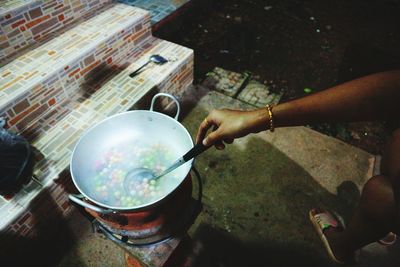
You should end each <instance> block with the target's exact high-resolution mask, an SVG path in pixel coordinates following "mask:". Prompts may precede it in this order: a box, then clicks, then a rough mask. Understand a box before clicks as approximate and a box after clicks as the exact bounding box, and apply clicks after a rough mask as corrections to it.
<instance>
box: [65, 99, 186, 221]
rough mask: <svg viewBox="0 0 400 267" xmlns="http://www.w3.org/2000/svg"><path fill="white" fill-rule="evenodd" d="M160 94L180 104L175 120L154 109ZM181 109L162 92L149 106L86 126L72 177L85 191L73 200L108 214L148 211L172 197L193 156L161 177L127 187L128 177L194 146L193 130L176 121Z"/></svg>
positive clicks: (156, 168) (159, 167) (158, 167)
mask: <svg viewBox="0 0 400 267" xmlns="http://www.w3.org/2000/svg"><path fill="white" fill-rule="evenodd" d="M159 96H166V97H169V98H171V99H172V100H173V101H174V102H175V103H176V105H177V113H176V115H175V119H174V118H171V117H169V116H167V115H164V114H162V113H159V112H155V111H153V107H154V103H155V101H156V99H157V98H158V97H159ZM179 112H180V106H179V103H178V101H177V99H176V98H175V97H173V96H172V95H169V94H165V93H159V94H157V95H155V96H154V97H153V99H152V101H151V106H150V110H133V111H128V112H123V113H120V114H117V115H114V116H111V117H109V118H107V119H105V120H103V121H101V122H100V123H98V124H96V125H95V126H93V127H91V128H90V129H89V130H87V131H86V132H85V133H84V134H83V136H82V137H81V138H80V139H79V141H78V143H77V144H76V146H75V148H74V150H73V153H72V158H71V164H70V172H71V176H72V180H73V182H74V184H75V186H76V187H77V189H78V190H79V192H80V193H81V194H80V195H70V196H69V198H70V199H71V200H72V201H74V202H76V203H77V204H80V205H82V206H84V207H85V208H88V209H91V210H93V211H95V212H98V213H101V214H107V213H110V212H114V213H115V212H117V211H121V212H126V211H139V210H144V209H147V208H149V207H150V206H154V205H157V204H159V203H160V202H162V200H163V199H165V198H167V197H168V196H169V195H171V193H172V192H174V191H175V189H176V188H178V187H179V185H180V184H181V183H182V182H183V180H184V179H185V177H187V175H188V173H189V172H190V169H191V167H192V163H193V160H190V161H188V162H187V163H185V164H183V165H182V166H180V167H179V168H178V169H176V170H175V171H173V172H171V174H169V175H166V176H165V177H162V178H160V179H158V180H157V181H143V183H141V184H139V185H138V184H135V185H132V186H130V187H129V188H126V187H127V186H126V177H127V174H128V173H129V172H130V171H131V170H132V169H135V168H138V167H139V168H140V167H146V168H150V169H154V171H160V170H162V169H163V168H165V167H167V166H168V165H169V164H171V163H173V162H174V161H175V160H176V159H177V158H179V157H181V156H182V155H183V154H185V153H186V152H187V151H189V150H190V149H191V148H192V147H193V141H192V138H191V136H190V134H189V132H188V131H187V130H186V129H185V127H184V126H183V125H182V124H180V123H179V122H178V117H179ZM124 184H125V185H124Z"/></svg>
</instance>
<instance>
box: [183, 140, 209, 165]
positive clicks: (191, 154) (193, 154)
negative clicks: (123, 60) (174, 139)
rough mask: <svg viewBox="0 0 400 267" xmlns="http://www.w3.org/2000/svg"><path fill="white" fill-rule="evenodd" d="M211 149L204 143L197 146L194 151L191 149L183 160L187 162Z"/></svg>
mask: <svg viewBox="0 0 400 267" xmlns="http://www.w3.org/2000/svg"><path fill="white" fill-rule="evenodd" d="M208 148H209V147H208V146H205V145H203V144H202V143H199V144H196V145H195V146H194V147H193V148H192V149H190V150H189V151H188V152H187V153H186V154H185V155H184V156H183V157H182V158H183V160H184V161H185V162H187V161H189V160H191V159H192V158H194V157H197V156H198V155H199V154H201V153H203V152H204V151H206V150H207V149H208Z"/></svg>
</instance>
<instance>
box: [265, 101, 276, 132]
mask: <svg viewBox="0 0 400 267" xmlns="http://www.w3.org/2000/svg"><path fill="white" fill-rule="evenodd" d="M265 108H266V109H267V111H268V116H269V129H268V130H270V131H271V132H273V131H274V130H275V126H274V116H273V114H272V106H270V105H266V106H265Z"/></svg>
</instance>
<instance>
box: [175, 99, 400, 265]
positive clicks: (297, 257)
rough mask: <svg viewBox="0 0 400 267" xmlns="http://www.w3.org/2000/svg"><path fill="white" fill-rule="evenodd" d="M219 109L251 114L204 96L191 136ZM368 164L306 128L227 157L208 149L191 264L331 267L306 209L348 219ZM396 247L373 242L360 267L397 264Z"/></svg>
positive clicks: (193, 115)
mask: <svg viewBox="0 0 400 267" xmlns="http://www.w3.org/2000/svg"><path fill="white" fill-rule="evenodd" d="M223 107H225V108H242V109H251V108H252V107H251V106H249V105H245V104H243V103H242V102H240V101H237V100H234V99H232V98H229V97H226V96H224V95H222V94H219V93H216V92H210V93H209V94H207V95H205V96H204V97H202V98H200V99H199V101H198V104H197V106H196V108H194V109H193V110H191V111H190V112H189V113H188V114H187V116H186V117H185V119H184V121H183V124H184V125H185V126H186V127H187V128H188V130H189V132H190V133H192V134H193V135H194V134H195V133H196V130H197V127H198V125H199V123H200V122H201V120H202V119H203V118H204V116H205V115H206V114H207V113H208V112H209V111H210V110H211V109H214V108H223ZM373 163H374V157H373V156H372V155H370V154H368V153H366V152H364V151H362V150H359V149H357V148H355V147H352V146H350V145H347V144H345V143H343V142H341V141H338V140H336V139H334V138H331V137H327V136H324V135H322V134H319V133H317V132H315V131H313V130H310V129H308V128H305V127H294V128H282V129H278V130H277V131H276V132H274V133H259V134H256V135H250V136H247V137H245V138H242V139H239V140H236V141H235V143H234V144H233V145H230V146H227V148H226V149H225V151H217V150H215V149H210V150H208V151H206V152H205V153H204V154H203V155H201V156H199V157H198V158H197V159H196V165H197V168H198V169H199V171H200V173H201V174H202V175H203V178H204V201H203V202H204V206H205V208H204V211H203V213H202V214H201V215H200V217H199V218H198V219H197V221H196V225H195V226H194V227H192V228H191V231H190V234H191V235H192V236H193V238H194V240H195V242H196V244H197V246H198V247H199V249H198V250H197V252H196V253H195V255H194V256H193V257H194V262H198V264H199V265H198V266H209V264H211V262H216V261H217V262H220V263H221V262H222V265H224V264H225V265H227V266H231V265H229V264H236V265H233V266H295V265H300V266H334V265H333V264H332V263H331V262H330V260H329V259H328V258H327V255H326V252H325V251H324V249H323V246H322V243H321V241H320V240H319V238H318V237H317V235H316V233H315V232H314V230H313V228H312V226H311V224H310V222H309V220H308V211H309V209H310V208H313V207H322V208H328V209H330V210H333V211H335V212H338V213H339V214H340V215H342V216H343V217H344V218H345V220H348V218H349V215H350V214H351V211H352V209H353V207H354V205H355V204H356V202H357V200H358V198H359V195H360V189H361V186H362V184H363V183H364V182H365V181H366V179H368V177H369V176H370V175H371V174H372V172H373V165H374V164H373ZM399 247H400V246H399V245H396V246H393V247H391V248H386V247H382V246H380V245H378V244H372V245H370V246H368V247H366V248H364V249H363V250H362V253H361V255H362V258H361V260H360V262H361V265H360V266H398V259H396V256H395V255H396V253H398V251H399ZM396 251H397V252H396ZM378 255H379V256H378ZM196 266H197V265H196Z"/></svg>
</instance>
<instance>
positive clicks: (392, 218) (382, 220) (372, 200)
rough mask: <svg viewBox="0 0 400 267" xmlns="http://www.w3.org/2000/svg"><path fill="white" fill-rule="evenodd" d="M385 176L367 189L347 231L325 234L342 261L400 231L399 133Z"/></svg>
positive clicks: (371, 181)
mask: <svg viewBox="0 0 400 267" xmlns="http://www.w3.org/2000/svg"><path fill="white" fill-rule="evenodd" d="M381 173H382V174H381V175H378V176H375V177H372V178H371V179H369V180H368V182H367V183H366V184H365V185H364V188H363V190H362V193H361V198H360V202H359V205H358V207H357V208H356V209H355V211H354V213H353V216H352V219H351V221H350V222H349V224H348V225H347V227H346V229H345V230H343V231H339V230H338V229H335V228H330V229H328V230H327V231H326V232H325V236H326V238H327V239H328V242H329V244H330V246H331V248H332V251H333V253H334V254H335V256H336V257H337V258H338V259H339V260H346V259H349V258H352V257H353V254H354V252H355V251H356V250H357V249H360V248H361V247H363V246H365V245H367V244H369V243H372V242H375V241H377V240H379V239H380V238H382V237H384V236H385V235H386V234H387V233H389V232H398V230H399V229H398V228H399V225H400V220H399V217H400V216H399V210H398V208H397V203H398V200H399V198H398V195H397V190H398V188H396V186H397V185H398V184H397V181H398V179H397V178H399V179H400V176H399V174H400V131H396V132H395V133H394V134H393V137H392V138H391V140H390V141H389V142H388V147H387V150H386V152H385V154H384V155H383V158H382V169H381ZM396 179H397V180H396Z"/></svg>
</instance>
